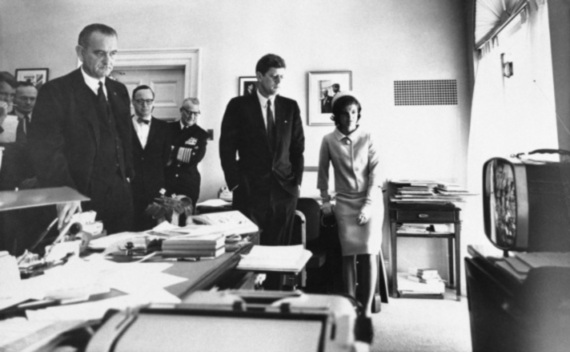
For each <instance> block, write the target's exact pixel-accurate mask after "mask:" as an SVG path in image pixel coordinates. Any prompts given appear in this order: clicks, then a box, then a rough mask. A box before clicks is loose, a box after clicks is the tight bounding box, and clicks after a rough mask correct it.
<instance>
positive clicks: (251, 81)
mask: <svg viewBox="0 0 570 352" xmlns="http://www.w3.org/2000/svg"><path fill="white" fill-rule="evenodd" d="M255 82H257V78H256V77H255V76H247V77H240V78H239V86H238V91H239V95H252V94H255V89H256V87H255Z"/></svg>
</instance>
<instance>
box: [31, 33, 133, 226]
mask: <svg viewBox="0 0 570 352" xmlns="http://www.w3.org/2000/svg"><path fill="white" fill-rule="evenodd" d="M117 47H118V45H117V32H116V31H115V30H114V29H113V28H111V27H109V26H106V25H104V24H91V25H88V26H86V27H85V28H84V29H83V30H82V31H81V33H80V34H79V39H78V43H77V46H76V48H75V51H76V53H77V56H78V57H79V59H80V60H81V67H80V68H79V69H77V70H75V71H73V72H71V73H69V74H67V75H65V76H63V77H60V78H57V79H54V80H52V81H49V82H46V83H45V84H44V85H43V86H42V88H41V89H40V92H39V94H38V99H37V102H36V107H35V109H34V119H33V123H32V124H31V128H30V131H29V133H28V143H29V145H30V152H31V155H32V158H33V161H34V165H35V167H36V170H37V177H38V181H39V183H40V186H41V187H58V186H69V187H71V188H74V189H76V190H77V191H79V192H80V193H82V194H84V195H86V196H88V197H90V198H91V200H90V201H89V202H86V203H85V204H84V205H85V206H84V210H94V211H96V212H97V220H101V221H102V222H103V225H104V227H105V229H106V230H107V232H108V233H110V234H113V233H116V232H121V231H126V230H131V229H132V219H133V204H132V195H131V186H130V184H129V182H130V178H131V177H132V175H133V168H132V153H131V148H132V140H131V136H132V122H131V114H130V98H129V93H128V91H127V88H126V87H125V86H124V85H123V84H122V83H120V82H117V81H115V80H112V79H108V78H107V76H108V75H109V74H110V73H111V71H112V70H113V64H114V61H115V55H116V54H117ZM80 210H81V204H80V202H68V203H64V204H58V205H57V213H58V227H59V228H61V227H62V226H63V225H64V223H66V222H67V221H69V220H70V219H71V216H72V215H73V214H74V213H75V212H77V211H80Z"/></svg>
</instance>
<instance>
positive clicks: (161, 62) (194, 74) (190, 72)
mask: <svg viewBox="0 0 570 352" xmlns="http://www.w3.org/2000/svg"><path fill="white" fill-rule="evenodd" d="M153 66H161V67H169V66H170V67H183V68H184V97H189V96H193V97H199V93H200V81H201V80H200V49H198V48H178V49H131V50H120V51H119V52H118V53H117V57H116V59H115V69H116V68H127V67H153Z"/></svg>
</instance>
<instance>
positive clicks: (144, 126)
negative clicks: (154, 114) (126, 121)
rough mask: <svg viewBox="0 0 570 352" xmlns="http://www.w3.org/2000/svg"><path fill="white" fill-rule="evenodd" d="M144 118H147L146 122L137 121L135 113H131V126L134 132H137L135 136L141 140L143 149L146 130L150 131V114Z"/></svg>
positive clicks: (146, 134) (146, 137)
mask: <svg viewBox="0 0 570 352" xmlns="http://www.w3.org/2000/svg"><path fill="white" fill-rule="evenodd" d="M144 119H145V120H148V121H149V122H148V123H144V122H139V117H138V116H137V115H133V118H132V121H133V126H134V127H135V132H136V133H137V137H138V138H139V141H140V142H141V145H142V147H143V149H144V148H145V147H146V142H147V141H148V132H149V131H150V124H151V123H152V119H151V117H150V116H148V117H145V118H144Z"/></svg>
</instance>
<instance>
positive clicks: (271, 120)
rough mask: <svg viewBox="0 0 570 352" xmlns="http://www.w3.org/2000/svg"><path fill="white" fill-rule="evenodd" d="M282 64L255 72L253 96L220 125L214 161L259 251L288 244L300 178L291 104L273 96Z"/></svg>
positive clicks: (299, 145) (300, 144) (261, 64)
mask: <svg viewBox="0 0 570 352" xmlns="http://www.w3.org/2000/svg"><path fill="white" fill-rule="evenodd" d="M284 74H285V61H284V60H283V59H282V58H281V57H279V56H277V55H274V54H267V55H265V56H263V57H262V58H261V59H260V60H259V61H258V62H257V66H256V76H257V90H256V94H253V95H248V96H240V97H236V98H233V99H232V100H230V102H229V103H228V106H227V108H226V112H225V114H224V118H223V121H222V131H221V137H220V158H221V162H222V168H223V170H224V174H225V178H226V182H227V185H228V187H229V188H230V189H231V190H232V191H233V206H234V208H235V209H237V210H240V211H241V212H243V213H244V214H245V215H246V216H248V217H249V218H250V219H251V220H252V221H254V222H255V223H256V224H257V225H258V226H259V228H260V229H261V231H262V232H261V238H260V242H261V244H264V245H283V244H288V243H290V238H291V234H292V230H293V220H294V216H295V208H296V205H297V198H298V197H299V190H300V185H301V180H302V176H303V166H304V159H303V152H304V149H305V136H304V133H303V124H302V122H301V116H300V110H299V106H298V104H297V102H296V101H294V100H292V99H289V98H285V97H282V96H279V95H277V93H278V92H279V88H280V87H281V81H282V80H283V76H284Z"/></svg>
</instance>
